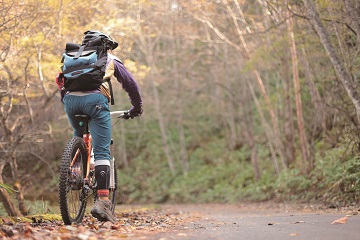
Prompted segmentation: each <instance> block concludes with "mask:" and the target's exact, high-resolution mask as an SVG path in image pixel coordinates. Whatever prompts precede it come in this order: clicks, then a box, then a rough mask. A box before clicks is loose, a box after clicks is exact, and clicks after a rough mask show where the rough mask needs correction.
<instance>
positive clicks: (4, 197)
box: [0, 162, 21, 217]
mask: <svg viewBox="0 0 360 240" xmlns="http://www.w3.org/2000/svg"><path fill="white" fill-rule="evenodd" d="M4 167H5V162H2V163H1V164H0V182H1V183H3V182H4V181H3V178H2V172H3V169H4ZM0 201H1V202H2V204H3V206H4V208H5V211H6V212H7V214H8V215H9V216H11V217H15V216H20V215H21V214H20V212H19V210H18V209H17V208H16V207H15V206H14V204H13V203H12V201H11V198H10V195H9V193H8V192H7V191H6V189H4V188H0Z"/></svg>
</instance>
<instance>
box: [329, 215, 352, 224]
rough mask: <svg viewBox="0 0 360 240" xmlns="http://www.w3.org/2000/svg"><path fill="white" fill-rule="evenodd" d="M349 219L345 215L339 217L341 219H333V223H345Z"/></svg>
mask: <svg viewBox="0 0 360 240" xmlns="http://www.w3.org/2000/svg"><path fill="white" fill-rule="evenodd" d="M347 220H348V217H347V216H345V217H343V218H339V219H337V220H335V221H333V222H332V223H331V224H345V223H346V222H347Z"/></svg>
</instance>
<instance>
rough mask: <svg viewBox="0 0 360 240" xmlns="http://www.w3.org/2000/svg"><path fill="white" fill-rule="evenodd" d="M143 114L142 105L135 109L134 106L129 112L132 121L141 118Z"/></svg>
mask: <svg viewBox="0 0 360 240" xmlns="http://www.w3.org/2000/svg"><path fill="white" fill-rule="evenodd" d="M142 113H143V110H142V107H141V105H140V106H138V107H134V106H133V107H132V108H131V109H130V110H129V115H130V118H131V119H133V118H134V117H138V116H140V115H141V114H142Z"/></svg>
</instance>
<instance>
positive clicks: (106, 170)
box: [95, 165, 110, 189]
mask: <svg viewBox="0 0 360 240" xmlns="http://www.w3.org/2000/svg"><path fill="white" fill-rule="evenodd" d="M95 179H96V182H97V187H96V188H97V189H108V188H109V183H110V166H108V165H99V166H95Z"/></svg>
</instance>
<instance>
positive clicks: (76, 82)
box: [56, 37, 114, 105]
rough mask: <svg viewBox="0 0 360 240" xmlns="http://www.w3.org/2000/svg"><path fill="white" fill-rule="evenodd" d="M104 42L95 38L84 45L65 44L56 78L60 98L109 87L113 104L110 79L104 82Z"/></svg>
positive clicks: (105, 53) (105, 55)
mask: <svg viewBox="0 0 360 240" xmlns="http://www.w3.org/2000/svg"><path fill="white" fill-rule="evenodd" d="M107 57H108V56H107V48H106V41H104V39H103V38H102V37H97V38H95V39H91V40H90V41H88V42H86V44H84V45H80V44H76V43H66V47H65V52H64V53H63V57H62V60H61V62H62V63H63V65H62V66H61V70H62V72H61V73H60V74H59V75H58V77H57V80H56V82H57V84H58V87H59V90H61V96H62V97H63V95H64V94H65V92H66V91H91V90H96V89H100V88H101V85H103V84H104V83H106V84H105V85H108V86H109V91H110V96H111V97H110V96H107V98H108V100H110V99H111V104H112V105H113V104H114V98H113V94H112V87H111V82H110V78H108V79H106V80H104V75H105V70H106V63H107Z"/></svg>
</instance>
